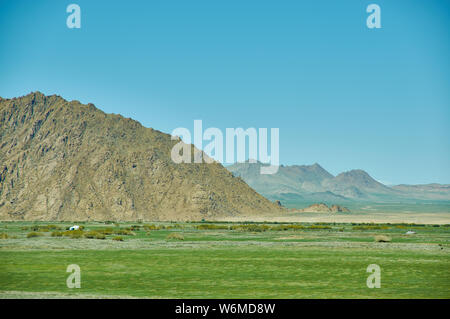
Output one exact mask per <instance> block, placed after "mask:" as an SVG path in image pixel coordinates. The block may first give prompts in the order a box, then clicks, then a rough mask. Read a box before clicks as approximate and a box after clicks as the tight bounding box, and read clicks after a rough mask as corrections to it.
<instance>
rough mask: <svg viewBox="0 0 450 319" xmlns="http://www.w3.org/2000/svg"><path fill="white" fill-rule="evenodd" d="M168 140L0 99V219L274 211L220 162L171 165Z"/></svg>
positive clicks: (91, 112)
mask: <svg viewBox="0 0 450 319" xmlns="http://www.w3.org/2000/svg"><path fill="white" fill-rule="evenodd" d="M175 143H177V141H172V140H171V138H170V135H167V134H163V133H161V132H159V131H156V130H153V129H151V128H145V127H143V126H142V125H141V124H140V123H138V122H136V121H134V120H131V119H127V118H123V117H122V116H120V115H112V114H105V113H104V112H102V111H100V110H98V109H97V108H96V107H95V106H94V105H92V104H88V105H82V104H80V103H79V102H78V101H71V102H68V101H66V100H64V99H62V98H61V97H59V96H56V95H52V96H44V95H43V94H41V93H39V92H37V93H31V94H29V95H27V96H24V97H20V98H13V99H1V98H0V219H2V220H5V219H26V220H88V219H90V220H137V219H143V220H189V219H194V220H199V219H202V218H216V217H226V216H237V215H255V214H267V213H271V212H272V213H277V212H279V211H280V208H279V207H277V206H276V205H274V204H273V203H271V202H270V201H268V200H267V199H265V198H264V197H262V196H261V195H259V194H258V193H256V192H255V191H254V190H253V189H251V188H250V187H249V186H248V185H247V184H245V182H243V181H242V180H241V179H240V178H235V177H233V176H232V174H231V173H230V172H228V171H227V170H226V169H225V168H224V167H223V166H222V165H221V164H219V163H213V164H175V163H173V162H172V160H171V158H170V151H171V149H172V146H173V145H174V144H175Z"/></svg>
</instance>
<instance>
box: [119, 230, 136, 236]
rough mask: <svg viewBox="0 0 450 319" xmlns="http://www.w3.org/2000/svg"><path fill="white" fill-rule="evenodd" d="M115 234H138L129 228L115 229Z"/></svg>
mask: <svg viewBox="0 0 450 319" xmlns="http://www.w3.org/2000/svg"><path fill="white" fill-rule="evenodd" d="M114 234H116V235H126V236H134V235H136V234H135V233H133V232H132V231H131V230H129V229H118V230H116V231H114Z"/></svg>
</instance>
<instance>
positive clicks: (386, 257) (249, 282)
mask: <svg viewBox="0 0 450 319" xmlns="http://www.w3.org/2000/svg"><path fill="white" fill-rule="evenodd" d="M24 225H25V223H22V224H20V223H9V224H7V228H6V229H7V230H8V231H9V233H10V234H12V237H15V238H12V239H10V238H8V239H4V240H2V241H1V242H0V243H1V245H2V246H0V247H1V249H0V260H1V264H0V291H3V292H5V293H4V294H3V295H2V294H1V293H0V297H2V296H3V297H8V295H12V296H15V297H17V296H21V292H22V294H23V295H24V296H25V297H26V296H27V294H26V292H28V293H33V292H34V293H38V296H40V297H43V298H46V296H52V295H54V296H62V297H67V296H79V297H89V298H91V297H95V296H98V297H120V296H126V297H149V298H450V272H449V269H450V267H449V266H450V255H449V253H448V240H449V234H448V228H444V227H431V226H430V227H421V228H420V227H418V228H420V229H421V230H420V231H418V232H419V233H418V234H417V236H409V237H407V236H404V235H403V233H404V229H403V228H398V227H390V228H387V227H384V228H385V229H380V230H373V229H371V228H370V227H369V228H368V230H362V231H361V230H358V231H357V230H355V229H354V228H357V227H353V226H351V225H337V226H336V225H330V229H318V230H311V229H310V228H306V229H300V230H296V231H291V230H289V231H264V232H245V231H242V230H241V231H234V230H227V229H221V230H217V229H215V230H199V229H198V228H197V227H196V225H191V224H182V225H178V226H177V227H178V228H176V227H175V228H174V229H169V230H167V229H160V230H155V231H152V232H150V233H149V232H146V231H140V230H135V231H134V236H124V237H125V238H124V242H116V241H113V240H112V237H111V238H107V239H106V240H99V239H84V238H83V239H69V238H52V237H50V236H49V235H45V236H39V237H35V238H26V233H27V231H24V230H22V228H23V226H24ZM4 226H5V224H2V227H3V228H4ZM86 227H87V228H91V229H100V228H101V227H104V226H100V225H97V224H92V225H86ZM372 228H373V227H372ZM409 228H411V227H409ZM312 229H314V228H312ZM363 229H364V228H363ZM3 230H4V229H2V231H3ZM367 231H369V232H370V233H367ZM175 232H176V233H183V235H184V240H182V241H181V240H180V241H176V242H174V241H172V240H169V239H167V238H168V234H171V233H175ZM380 233H382V234H386V235H389V236H391V237H392V238H393V242H392V243H381V244H380V243H374V242H373V238H372V236H373V235H374V234H380ZM421 236H422V237H421ZM30 243H32V244H33V245H30ZM69 243H70V245H72V246H70V247H71V248H70V249H67V247H69V246H68V244H69ZM65 247H66V248H65ZM373 263H375V264H378V265H380V267H381V288H380V289H369V288H367V286H366V279H367V276H368V275H369V274H368V273H366V268H367V266H368V265H369V264H373ZM69 264H77V265H79V266H80V268H81V288H80V289H69V288H67V286H66V279H67V277H68V275H69V274H68V273H66V268H67V266H68V265H69ZM7 292H10V293H7ZM39 293H41V294H40V295H39Z"/></svg>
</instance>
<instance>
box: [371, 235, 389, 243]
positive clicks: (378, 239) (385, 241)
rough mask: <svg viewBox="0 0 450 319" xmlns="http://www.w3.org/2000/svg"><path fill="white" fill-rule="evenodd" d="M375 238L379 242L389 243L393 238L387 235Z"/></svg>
mask: <svg viewBox="0 0 450 319" xmlns="http://www.w3.org/2000/svg"><path fill="white" fill-rule="evenodd" d="M374 239H375V241H376V242H377V243H389V242H391V241H392V238H391V237H389V236H386V235H377V236H375V237H374Z"/></svg>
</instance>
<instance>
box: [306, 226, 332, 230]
mask: <svg viewBox="0 0 450 319" xmlns="http://www.w3.org/2000/svg"><path fill="white" fill-rule="evenodd" d="M308 229H331V227H330V226H322V225H311V226H309V227H308Z"/></svg>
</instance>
